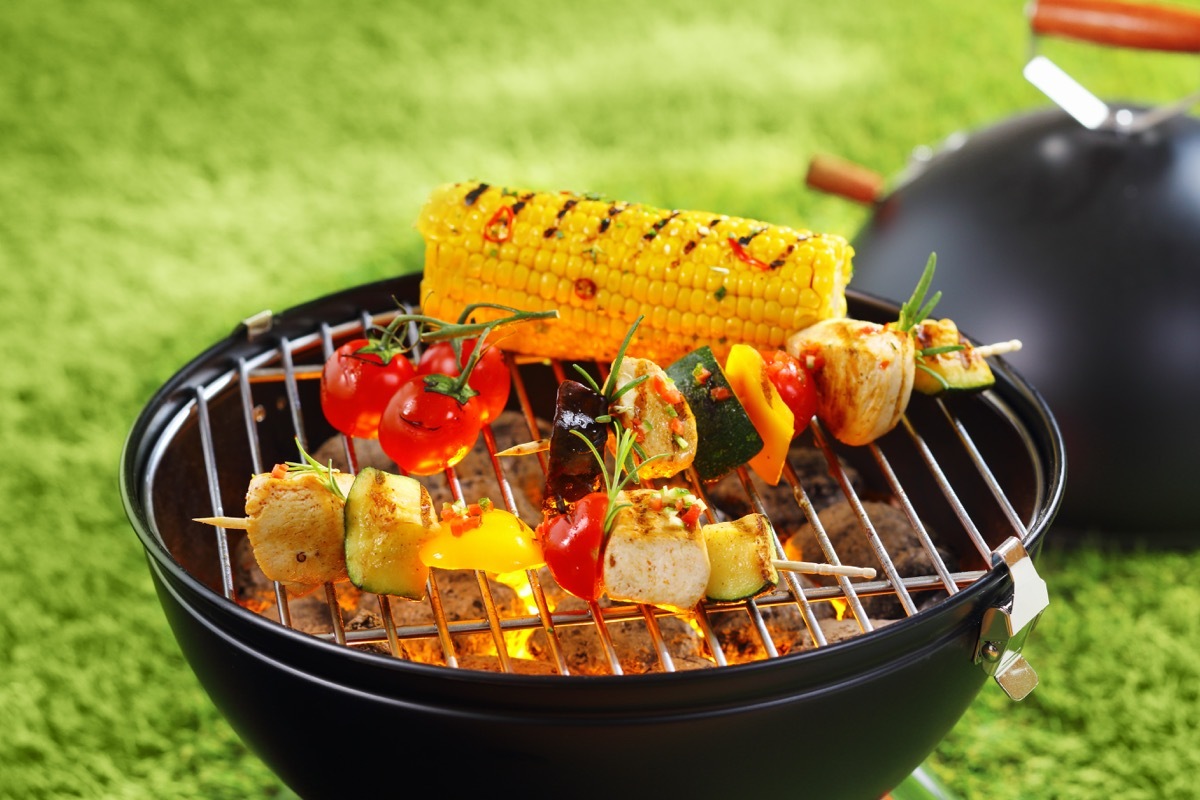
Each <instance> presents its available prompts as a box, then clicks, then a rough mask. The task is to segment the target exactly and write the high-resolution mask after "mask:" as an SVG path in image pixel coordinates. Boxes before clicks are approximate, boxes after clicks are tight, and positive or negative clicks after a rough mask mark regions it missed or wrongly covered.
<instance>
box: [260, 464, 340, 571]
mask: <svg viewBox="0 0 1200 800" xmlns="http://www.w3.org/2000/svg"><path fill="white" fill-rule="evenodd" d="M333 479H334V480H336V481H337V482H338V485H339V486H341V488H342V492H343V494H345V492H346V491H347V490H348V489H349V488H350V484H351V483H352V482H353V480H354V476H352V475H349V474H347V473H343V472H334V473H333ZM344 506H345V501H344V500H343V499H342V498H341V497H339V496H337V495H336V494H334V493H333V492H332V491H331V490H330V488H329V485H328V484H327V483H326V480H325V478H324V477H323V476H321V475H318V474H316V473H314V472H298V471H293V470H287V471H283V470H275V471H274V472H264V473H260V474H258V475H255V476H253V477H252V478H251V479H250V485H249V486H248V487H247V489H246V507H245V508H246V533H247V535H248V536H249V539H250V544H251V545H252V546H253V548H254V558H255V560H256V561H257V562H258V566H259V568H260V569H262V571H263V574H264V575H266V576H267V577H268V578H270V579H271V580H274V581H280V582H282V583H289V584H291V583H295V584H305V585H314V586H315V585H319V584H322V583H335V582H337V581H344V580H346V578H347V575H346V556H345V552H344V550H343V547H342V539H343V537H344V532H345V523H344V521H343V517H342V510H343V508H344Z"/></svg>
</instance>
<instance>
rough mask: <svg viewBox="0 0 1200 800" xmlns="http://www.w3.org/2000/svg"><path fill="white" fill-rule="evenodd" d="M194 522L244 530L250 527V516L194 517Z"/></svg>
mask: <svg viewBox="0 0 1200 800" xmlns="http://www.w3.org/2000/svg"><path fill="white" fill-rule="evenodd" d="M192 522H199V523H202V524H204V525H216V526H217V527H219V528H234V529H236V530H242V531H244V530H246V529H247V528H249V527H250V518H249V517H192Z"/></svg>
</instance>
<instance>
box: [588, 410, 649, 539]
mask: <svg viewBox="0 0 1200 800" xmlns="http://www.w3.org/2000/svg"><path fill="white" fill-rule="evenodd" d="M571 433H573V434H575V435H576V436H578V437H579V438H580V439H582V440H583V443H584V444H586V445H587V447H588V449H589V450H591V451H592V455H593V456H595V457H596V461H597V462H599V464H600V475H601V477H603V478H604V490H605V493H606V494H607V495H608V510H607V511H606V512H605V514H604V527H603V529H602V530H603V531H604V535H605V536H607V535H608V534H609V532H610V531H611V530H612V525H613V520H614V519H616V517H617V513H618V512H619V511H620V510H621V509H623V508H628V507H629V506H631V505H633V504H632V503H618V502H617V496H618V495H619V494H620V493H621V492H622V491H623V490H624V489H625V487H626V486H627V485H628V484H629V482H630V481H635V482H636V481H637V480H638V477H637V473H638V470H639V469H641V468H642V467H644V466H646V465H647V464H649V463H650V462H652V461H654V460H655V459H657V458H665V457H666V454H665V453H659V454H657V455H653V456H651V457H650V458H647V459H646V460H645V461H642V462H641V463H640V464H637V465H635V466H633V467H626V465H627V464H632V458H631V453H632V451H633V448H634V446H635V444H636V441H637V438H636V437H637V434H635V433H634V432H633V431H631V430H629V429H627V428H621V429H619V430H618V431H617V434H616V436H617V446H616V454H615V456H614V458H613V468H612V472H611V473H609V471H608V465H607V463H606V462H605V460H604V456H602V455H600V451H599V450H597V449H596V445H594V444H592V443H591V441H590V440H589V439H588V438H587V437H586V436H584V435H583V433H582V432H580V431H578V430H574V429H572V430H571ZM622 471H624V473H625V474H624V476H622V475H621V473H622Z"/></svg>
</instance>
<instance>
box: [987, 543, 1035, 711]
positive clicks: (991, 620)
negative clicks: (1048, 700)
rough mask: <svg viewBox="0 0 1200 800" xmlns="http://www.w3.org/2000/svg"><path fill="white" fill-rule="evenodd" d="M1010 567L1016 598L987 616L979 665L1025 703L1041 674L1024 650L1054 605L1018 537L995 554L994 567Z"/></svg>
mask: <svg viewBox="0 0 1200 800" xmlns="http://www.w3.org/2000/svg"><path fill="white" fill-rule="evenodd" d="M1002 565H1003V566H1005V567H1007V568H1008V572H1009V575H1010V576H1011V577H1012V581H1013V595H1012V599H1011V600H1010V601H1009V602H1008V603H1007V605H1005V606H1002V607H994V608H989V609H988V610H987V611H985V612H984V614H983V623H982V624H981V626H980V631H979V642H978V643H977V644H976V645H975V663H976V664H979V665H980V666H981V667H982V668H983V671H984V672H985V673H987V674H988V675H991V676H992V677H994V678H995V679H996V683H998V684H1000V688H1001V689H1003V690H1004V691H1005V693H1006V694H1007V695H1008V696H1009V697H1010V698H1012V699H1013V700H1024V699H1025V698H1026V697H1027V696H1028V695H1029V693H1030V692H1032V691H1033V690H1034V687H1036V686H1037V684H1038V676H1037V673H1036V672H1034V671H1033V667H1031V666H1030V665H1029V662H1028V661H1026V660H1025V657H1024V656H1023V655H1022V654H1021V650H1022V649H1023V648H1024V646H1025V640H1026V639H1028V638H1029V634H1031V633H1033V629H1034V627H1035V626H1036V625H1037V621H1038V619H1040V618H1041V616H1042V612H1043V611H1045V610H1046V606H1048V605H1049V604H1050V598H1049V595H1048V594H1047V592H1046V582H1045V581H1044V580H1042V578H1041V576H1040V575H1038V572H1037V569H1036V568H1035V567H1034V566H1033V559H1031V558H1030V557H1029V553H1028V552H1027V551H1026V550H1025V545H1023V544H1022V543H1021V540H1020V539H1018V538H1017V537H1015V536H1011V537H1009V538H1008V539H1006V540H1005V541H1004V542H1003V543H1002V544H1001V545H1000V546H999V547H997V548H996V549H995V550H993V551H992V566H993V567H1000V566H1002Z"/></svg>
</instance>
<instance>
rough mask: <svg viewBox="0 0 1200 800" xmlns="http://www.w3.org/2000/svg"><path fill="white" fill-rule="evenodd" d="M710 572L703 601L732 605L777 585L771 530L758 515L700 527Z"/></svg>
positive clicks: (765, 519) (777, 575) (765, 521)
mask: <svg viewBox="0 0 1200 800" xmlns="http://www.w3.org/2000/svg"><path fill="white" fill-rule="evenodd" d="M701 530H702V531H703V533H704V543H705V545H706V546H707V547H708V560H709V563H710V564H711V568H710V571H709V575H708V586H707V588H705V590H704V594H705V597H707V598H708V599H709V600H713V601H715V602H718V603H734V602H737V601H739V600H745V599H747V598H750V597H754V596H756V595H759V594H762V593H763V592H765V591H768V590H770V589H772V588H774V587H775V584H777V583H778V582H779V572H778V571H777V570H776V569H775V561H774V558H775V555H774V553H775V548H774V544H773V542H772V536H771V526H770V523H768V522H767V518H766V517H764V516H763V515H762V514H747V515H746V516H744V517H742V518H740V519H735V520H730V521H728V522H714V523H710V524H708V525H705V526H703V528H702V529H701Z"/></svg>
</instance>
